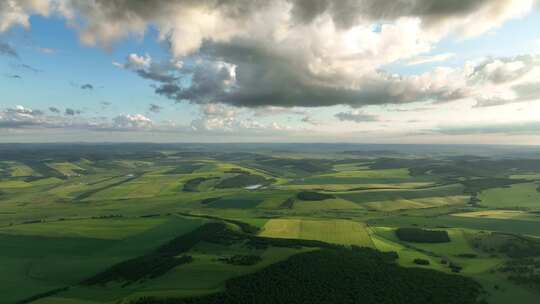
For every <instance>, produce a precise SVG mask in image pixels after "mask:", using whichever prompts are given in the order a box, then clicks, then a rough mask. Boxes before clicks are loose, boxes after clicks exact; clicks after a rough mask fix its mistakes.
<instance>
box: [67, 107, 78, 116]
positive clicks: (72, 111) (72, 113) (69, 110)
mask: <svg viewBox="0 0 540 304" xmlns="http://www.w3.org/2000/svg"><path fill="white" fill-rule="evenodd" d="M81 113H82V112H81V110H75V109H72V108H66V110H65V112H64V115H67V116H75V115H79V114H81Z"/></svg>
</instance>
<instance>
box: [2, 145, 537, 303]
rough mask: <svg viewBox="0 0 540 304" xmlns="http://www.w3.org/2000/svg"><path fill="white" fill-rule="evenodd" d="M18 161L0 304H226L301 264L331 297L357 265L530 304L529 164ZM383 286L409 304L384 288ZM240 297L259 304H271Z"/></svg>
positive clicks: (532, 187)
mask: <svg viewBox="0 0 540 304" xmlns="http://www.w3.org/2000/svg"><path fill="white" fill-rule="evenodd" d="M34 149H35V148H28V149H25V148H24V147H22V148H21V147H16V148H10V147H5V146H4V147H1V149H0V157H1V158H0V243H1V244H2V250H0V270H1V271H0V294H1V295H2V296H1V297H0V303H39V304H47V303H66V304H77V303H80V304H94V303H111V304H112V303H126V304H127V303H141V304H143V303H160V301H161V300H162V299H173V300H174V301H176V302H178V303H184V302H182V301H184V300H185V301H195V300H197V301H202V302H200V303H217V302H216V301H221V300H223V298H222V297H236V296H240V294H238V290H239V289H238V288H240V286H246V285H245V284H247V282H249V278H251V279H250V280H254V282H258V280H260V282H261V284H262V282H265V279H264V276H262V274H264V273H266V274H267V275H269V276H271V277H275V278H276V279H277V278H282V279H283V280H289V279H290V280H292V281H289V283H290V284H291V286H297V285H298V284H299V285H298V286H303V285H302V284H301V283H299V282H301V280H306V277H305V275H306V274H307V272H306V273H305V274H303V273H298V274H297V276H296V275H295V276H294V277H293V278H285V277H284V273H283V269H285V268H283V267H291V269H297V268H295V267H318V266H313V264H310V259H311V258H312V259H318V260H320V261H321V263H323V264H321V266H320V267H321V268H320V269H314V270H313V275H320V274H321V273H322V272H323V270H324V271H329V270H328V268H325V267H329V266H328V265H333V266H332V267H334V268H335V269H341V270H339V271H336V277H334V278H332V280H334V279H335V282H334V281H324V280H325V279H328V278H324V279H323V278H320V280H321V282H326V283H324V284H326V285H324V284H323V283H321V284H323V285H324V286H331V285H332V284H337V285H336V286H341V285H342V284H345V283H343V282H342V281H340V280H341V279H343V278H340V277H339V274H342V275H345V274H347V275H353V273H354V272H351V271H350V270H351V269H356V268H355V267H356V266H352V265H350V264H343V261H342V262H340V259H341V258H340V257H344V256H346V257H350V259H353V260H358V263H359V264H358V265H360V264H362V263H365V262H366V261H371V260H373V259H374V260H376V261H379V262H380V261H381V259H383V260H388V263H390V264H391V265H392V266H391V267H390V266H388V267H387V266H381V267H382V268H381V269H385V271H388V272H389V273H394V274H395V275H396V276H403V278H409V276H411V275H413V276H420V277H422V276H426V277H429V278H432V279H433V280H434V282H435V281H437V280H443V281H445V282H447V284H449V285H448V288H449V289H450V290H452V289H455V288H458V286H461V285H460V284H465V283H466V284H468V286H472V287H471V288H472V289H471V290H470V292H469V293H467V294H460V295H456V297H463V298H460V299H461V300H462V303H468V302H470V303H476V302H475V301H487V302H488V303H495V304H498V303H501V304H502V303H507V301H508V299H512V298H514V297H515V298H519V299H520V303H536V299H538V297H540V284H536V285H535V284H533V283H524V282H537V281H535V280H537V279H538V273H540V269H536V268H535V267H537V266H536V265H540V263H539V262H540V192H539V186H540V184H539V182H540V178H538V176H540V165H538V164H540V158H535V157H536V154H533V155H531V156H527V157H525V156H523V155H518V156H513V155H507V154H501V155H499V154H493V153H492V152H490V153H492V154H486V155H484V156H483V158H482V159H481V160H479V159H478V158H477V157H473V156H466V155H459V157H458V156H456V154H455V153H456V152H455V151H454V150H451V151H447V152H444V153H442V152H438V153H436V154H433V155H430V154H426V153H425V152H422V154H421V156H420V152H414V153H413V152H410V151H409V152H407V153H405V152H400V153H397V154H392V155H394V156H392V157H393V158H388V156H385V157H380V156H379V153H378V152H376V151H374V152H370V151H369V150H366V151H360V152H361V153H360V152H359V151H355V150H351V149H350V147H347V149H344V148H335V147H332V146H321V147H320V148H319V149H317V150H316V151H317V152H313V151H311V150H309V149H303V148H302V147H301V146H295V145H291V146H285V147H280V149H279V151H276V149H277V148H276V147H273V146H265V145H261V146H258V145H251V146H250V145H246V146H241V145H240V146H234V145H233V146H226V145H225V146H219V147H216V146H212V145H209V146H204V145H202V146H201V145H181V146H178V145H155V146H152V145H136V144H133V145H127V144H126V145H103V146H100V145H97V146H93V147H90V146H80V147H78V146H74V147H70V149H65V148H64V147H62V146H55V145H51V146H47V145H44V146H43V147H41V149H42V150H41V151H40V153H39V154H37V155H36V152H35V151H34ZM339 149H342V150H339ZM504 151H506V150H504ZM501 153H502V152H501ZM504 153H506V152H504ZM386 155H388V153H387V154H386ZM535 168H538V170H536V169H535ZM403 228H414V229H424V230H426V231H438V232H441V233H444V234H445V235H448V239H447V240H446V241H444V242H440V243H429V242H416V241H409V240H403V239H401V238H400V237H399V233H396V231H398V230H399V229H403ZM414 229H413V230H410V231H415V230H414ZM502 236H504V237H502ZM501 240H503V241H501ZM537 244H538V245H537ZM509 248H519V250H520V251H519V252H523V253H527V254H526V256H519V254H516V250H513V251H512V250H511V249H509ZM537 250H538V251H537ZM390 257H391V258H390ZM325 260H326V261H328V265H326V264H324V261H325ZM379 262H377V263H379ZM340 263H341V264H340ZM134 265H138V266H137V267H135V266H134ZM301 265H304V266H301ZM308 265H309V266H308ZM385 265H386V264H385ZM516 265H520V266H519V267H521V268H520V269H524V268H523V267H525V269H528V270H527V271H528V272H526V273H525V274H523V273H519V272H518V270H519V269H518V266H516ZM280 267H281V268H280ZM342 267H345V268H342ZM137 269H139V271H137ZM287 269H289V268H287ZM325 269H326V270H325ZM366 269H370V270H369V271H368V270H365V271H366V272H365V275H366V276H368V277H372V278H379V274H377V273H375V272H374V271H376V270H375V269H372V268H371V267H367V268H366ZM310 271H311V270H310ZM141 272H142V273H141ZM362 273H364V272H362ZM455 277H457V278H460V279H463V281H460V279H456V280H454V279H453V278H455ZM294 278H296V279H297V280H300V281H294V280H295V279H294ZM450 278H452V279H450ZM381 280H382V278H381ZM337 282H341V283H337ZM358 282H364V281H361V280H359V281H358ZM314 284H315V283H314ZM385 284H395V288H396V292H397V290H399V292H404V294H402V295H403V296H404V297H414V296H415V295H412V294H408V293H407V290H406V288H405V289H402V287H403V286H401V285H399V283H398V282H394V281H391V282H386V283H385ZM452 284H454V285H452ZM475 284H478V289H476V287H474V286H476V285H475ZM252 287H253V288H254V289H253V292H254V295H256V296H257V297H259V296H260V297H261V300H262V299H263V298H264V297H263V294H262V293H264V294H265V295H266V294H272V293H276V292H279V290H277V289H267V288H263V289H261V291H260V292H261V293H259V294H257V293H255V290H258V289H257V288H259V287H254V286H252ZM298 288H305V286H304V287H298ZM336 288H337V287H336ZM373 288H374V290H375V289H377V288H378V287H377V286H373ZM351 290H355V289H354V288H353V289H351ZM246 292H247V291H246ZM302 292H303V293H304V294H305V295H308V294H310V293H309V292H308V291H307V290H303V291H302ZM355 292H356V291H355ZM358 292H362V291H361V289H359V291H358ZM416 293H417V295H416V296H417V297H419V298H421V297H422V296H423V294H422V292H421V291H417V292H416ZM241 294H243V293H241ZM313 294H316V293H313ZM472 295H474V298H470V297H472ZM440 296H441V299H446V298H445V296H444V293H441V294H440ZM194 299H195V300H194ZM219 299H221V300H219ZM289 300H291V301H292V300H293V299H289ZM145 301H147V302H145ZM205 301H206V302H205ZM212 301H214V302H212ZM471 301H472V302H471ZM176 302H174V303H176ZM189 303H192V302H189ZM197 303H199V302H197ZM368 303H371V302H368Z"/></svg>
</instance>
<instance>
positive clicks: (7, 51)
mask: <svg viewBox="0 0 540 304" xmlns="http://www.w3.org/2000/svg"><path fill="white" fill-rule="evenodd" d="M0 55H3V56H8V57H14V58H18V57H19V54H18V53H17V51H16V50H15V49H14V48H13V47H12V46H11V45H10V44H8V43H5V42H1V41H0Z"/></svg>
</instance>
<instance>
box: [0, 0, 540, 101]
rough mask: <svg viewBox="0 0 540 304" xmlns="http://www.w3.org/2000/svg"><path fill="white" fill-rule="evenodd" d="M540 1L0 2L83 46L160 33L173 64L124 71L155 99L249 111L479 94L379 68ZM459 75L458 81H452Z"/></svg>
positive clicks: (13, 20) (138, 63)
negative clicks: (59, 19)
mask: <svg viewBox="0 0 540 304" xmlns="http://www.w3.org/2000/svg"><path fill="white" fill-rule="evenodd" d="M535 4H536V1H535V0H478V1H453V0H407V1H394V0H358V1H352V0H346V1H343V0H311V1H306V0H276V1H262V0H230V1H221V0H174V1H172V0H171V1H160V0H149V1H127V0H93V1H86V0H84V1H83V0H24V1H13V0H8V1H4V2H3V3H2V4H0V20H1V21H0V31H5V30H7V29H8V28H10V27H12V26H17V25H18V26H23V27H29V26H30V24H29V16H30V15H31V14H40V15H51V14H58V15H62V16H64V18H66V19H67V21H68V22H69V23H70V24H71V26H72V27H74V28H76V29H78V31H79V33H80V40H81V41H82V42H83V43H85V44H87V45H98V46H102V47H105V48H110V47H111V46H112V45H113V44H114V43H115V42H116V41H119V40H121V39H125V38H127V37H129V36H132V35H141V36H142V35H144V33H145V31H146V29H147V28H148V26H150V25H152V26H154V27H155V28H156V29H157V30H158V32H159V39H160V40H162V41H164V42H166V43H167V44H168V45H169V46H170V51H171V54H172V58H173V59H171V60H170V61H166V62H153V61H152V59H151V58H150V56H148V55H144V56H142V55H137V54H132V55H130V56H129V57H128V59H127V60H126V63H124V64H117V65H118V66H119V67H123V68H126V69H130V70H133V71H135V72H136V73H137V74H138V75H139V76H141V77H143V78H146V79H149V80H151V81H153V82H154V83H155V84H154V85H155V91H156V93H157V94H160V95H163V96H166V97H167V98H170V99H172V100H175V101H178V102H185V101H187V102H192V103H196V104H211V103H224V104H229V105H234V106H243V107H263V106H279V107H293V106H302V107H319V106H332V105H349V106H352V107H361V106H365V105H380V104H403V103H409V102H415V101H425V100H434V101H450V100H456V99H461V98H465V97H471V96H472V97H474V98H478V96H477V95H471V92H470V91H469V90H468V89H467V87H466V86H465V85H464V82H466V81H469V80H470V79H467V77H466V75H465V74H464V72H463V71H457V72H456V71H448V70H435V71H432V72H430V73H426V74H425V75H417V76H399V75H393V74H389V73H386V72H383V71H382V70H381V67H383V66H385V65H388V64H391V63H394V62H397V61H400V60H410V62H412V63H421V62H429V61H433V60H444V59H445V58H447V57H448V56H446V55H445V54H443V55H445V56H446V57H445V58H443V57H442V55H439V56H438V57H437V56H435V57H426V55H423V54H425V53H429V52H431V51H432V49H433V46H434V44H436V43H437V42H438V41H440V40H441V39H442V38H444V37H446V36H448V35H450V34H452V35H457V36H459V37H464V38H466V37H472V36H475V35H479V34H481V33H484V32H486V31H488V30H490V29H492V28H495V27H498V26H500V25H501V24H503V23H504V22H505V21H507V20H510V19H512V18H516V17H519V16H522V15H524V14H526V13H527V12H529V11H531V10H532V9H533V7H534V6H535ZM460 73H461V75H456V74H460ZM516 73H520V71H516ZM452 77H455V78H458V80H459V82H457V83H456V82H454V81H450V80H446V81H445V78H450V79H452ZM509 77H511V76H509ZM480 80H481V81H484V82H487V81H488V80H487V79H480ZM480 80H479V81H480ZM471 81H472V80H471ZM495 81H497V80H495ZM509 90H513V91H514V93H515V94H516V95H515V96H511V97H512V98H513V99H528V98H531V94H533V93H531V92H530V90H529V87H526V88H521V87H517V86H514V87H512V88H510V89H509ZM482 98H484V99H480V98H478V100H479V102H478V104H479V105H487V104H494V103H503V102H506V101H508V100H509V99H508V98H509V96H502V95H501V94H499V95H497V96H485V97H482ZM512 98H511V99H512ZM499 99H501V100H502V101H500V100H499Z"/></svg>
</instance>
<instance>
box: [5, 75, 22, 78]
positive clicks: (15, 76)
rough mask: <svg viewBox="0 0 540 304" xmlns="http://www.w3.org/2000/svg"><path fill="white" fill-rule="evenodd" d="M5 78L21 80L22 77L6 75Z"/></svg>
mask: <svg viewBox="0 0 540 304" xmlns="http://www.w3.org/2000/svg"><path fill="white" fill-rule="evenodd" d="M6 77H8V78H12V79H22V76H21V75H18V74H7V75H6Z"/></svg>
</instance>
